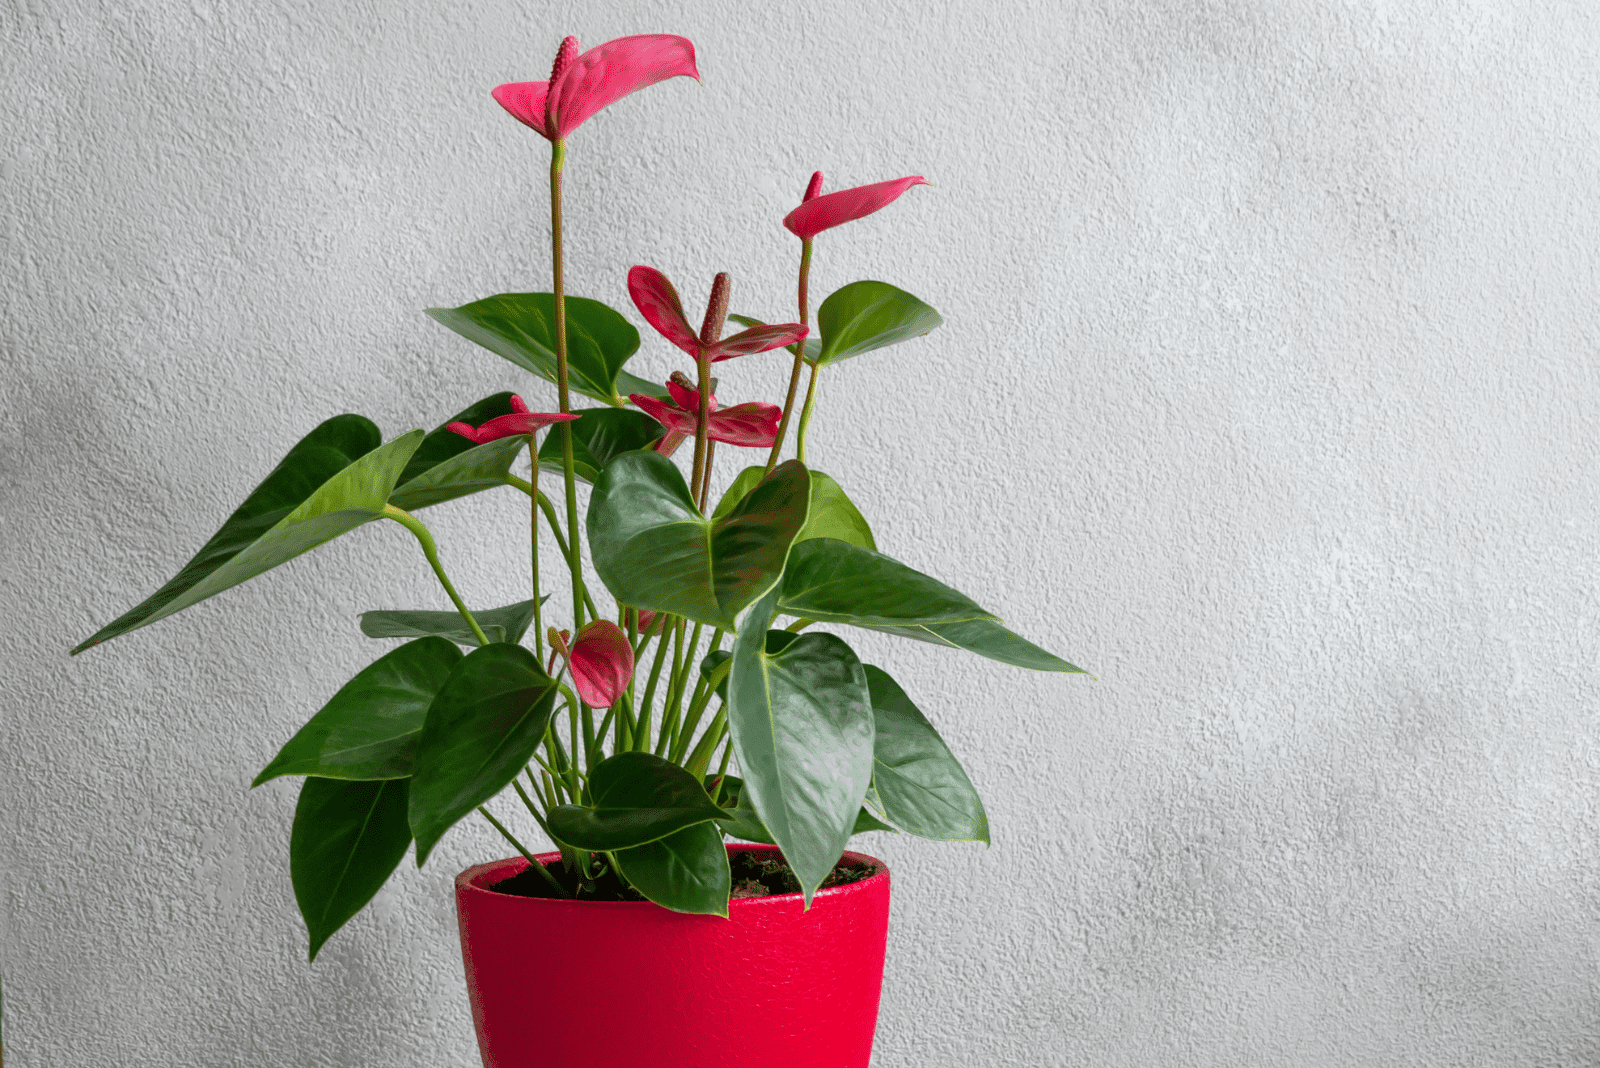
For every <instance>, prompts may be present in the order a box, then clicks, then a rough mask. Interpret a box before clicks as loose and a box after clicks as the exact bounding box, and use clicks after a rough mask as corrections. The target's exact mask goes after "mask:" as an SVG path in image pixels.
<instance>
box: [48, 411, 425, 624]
mask: <svg viewBox="0 0 1600 1068" xmlns="http://www.w3.org/2000/svg"><path fill="white" fill-rule="evenodd" d="M421 441H422V431H420V430H413V431H412V432H411V433H409V434H404V435H402V436H400V437H398V438H395V439H394V440H393V441H391V442H389V443H388V444H387V445H381V446H380V445H378V431H377V428H376V427H375V426H373V425H372V423H371V421H370V420H367V419H364V418H362V417H361V416H359V415H340V416H335V417H334V418H332V419H329V420H328V421H327V422H325V423H323V424H322V425H321V426H319V427H317V428H316V429H315V430H313V431H312V432H311V433H310V434H308V435H306V437H305V438H303V439H302V440H301V441H300V443H299V444H297V445H296V446H295V447H294V448H293V449H290V450H289V455H287V456H285V457H284V458H283V461H282V462H281V463H279V464H278V466H277V468H276V469H274V470H273V472H272V474H270V475H268V476H267V478H266V481H264V482H262V483H261V485H259V486H257V487H256V489H255V491H254V492H253V493H251V494H250V496H249V497H248V498H246V500H245V502H244V504H243V505H241V506H240V507H239V509H238V511H236V512H234V513H233V515H232V516H230V517H229V518H228V521H227V522H226V523H224V524H223V526H222V529H221V530H219V531H217V533H216V534H214V535H212V537H211V540H210V541H208V542H206V544H205V546H204V547H203V548H201V550H200V552H199V553H198V554H196V555H195V557H194V559H192V560H190V561H189V562H188V563H187V564H185V565H184V567H183V570H182V571H179V572H178V574H177V576H176V577H174V578H173V579H172V581H170V582H168V583H167V584H166V585H165V586H162V587H161V588H160V589H159V590H157V591H156V592H155V593H153V594H152V595H151V596H150V597H149V598H147V599H146V600H145V601H144V602H143V603H142V604H140V605H138V606H137V607H135V608H133V609H130V610H129V611H127V612H125V613H123V614H122V615H121V616H119V617H118V618H117V619H115V620H114V621H112V622H111V623H108V624H107V625H106V626H104V627H102V628H101V629H100V630H99V631H98V632H96V633H95V634H94V636H93V637H91V638H89V639H88V640H87V641H85V642H83V643H82V644H81V645H79V646H78V647H77V648H75V649H73V650H72V651H73V652H74V653H81V652H82V651H83V650H85V649H87V648H89V647H90V646H93V645H98V644H100V643H101V642H103V641H106V640H107V639H110V638H115V637H117V636H118V635H120V634H126V633H128V632H129V631H131V630H135V629H137V628H139V627H143V626H146V625H148V624H150V623H154V622H155V621H156V620H158V619H165V618H166V617H167V616H170V615H172V614H173V613H174V612H178V611H181V610H183V609H185V608H188V607H189V606H190V605H193V604H198V603H199V602H201V601H203V600H205V599H206V598H208V597H211V596H213V595H215V594H218V593H221V592H222V591H223V590H226V589H229V588H230V587H233V586H237V585H238V584H239V583H241V582H245V581H247V580H249V579H252V578H255V577H256V576H257V575H259V574H261V573H262V572H264V571H270V570H271V569H272V568H274V567H277V566H278V565H279V564H282V563H285V562H287V561H289V560H292V559H294V558H295V557H296V556H299V555H300V554H301V553H303V552H306V551H307V550H310V549H314V548H316V547H317V546H318V545H321V544H322V543H323V542H326V541H331V540H333V539H334V538H337V537H338V536H339V535H340V534H344V533H346V532H348V531H351V530H354V529H355V528H356V527H359V526H361V525H362V524H363V523H370V522H371V521H372V520H374V519H377V518H378V517H379V516H380V515H382V514H383V509H384V506H385V505H386V504H387V503H388V500H389V494H390V492H391V491H392V490H393V489H394V484H395V480H396V479H397V478H399V476H400V472H401V471H402V470H403V469H404V468H405V465H406V462H407V461H408V460H410V458H411V454H412V453H413V452H414V451H416V448H417V445H418V444H419V443H420V442H421Z"/></svg>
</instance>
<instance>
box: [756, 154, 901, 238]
mask: <svg viewBox="0 0 1600 1068" xmlns="http://www.w3.org/2000/svg"><path fill="white" fill-rule="evenodd" d="M927 184H928V180H927V179H926V178H924V177H922V175H920V174H913V175H911V176H910V177H908V178H896V179H894V180H893V181H888V182H877V183H874V184H873V185H858V186H856V187H855V188H854V189H841V190H839V191H838V192H837V193H823V194H822V195H821V196H818V195H817V194H818V193H820V192H821V191H822V172H821V171H818V172H817V173H815V174H813V175H812V176H811V184H810V185H809V186H808V187H807V188H806V196H805V200H804V202H802V203H801V205H800V206H799V207H798V208H795V209H794V210H793V211H791V212H790V213H789V214H787V215H785V216H784V217H783V225H784V226H785V227H786V228H787V229H788V231H789V232H790V233H792V234H794V235H795V236H796V237H798V238H800V240H802V241H810V240H811V239H812V238H813V237H816V236H817V235H818V234H820V233H822V231H824V230H831V229H833V228H834V227H835V226H840V225H842V224H844V223H847V222H853V221H854V220H856V219H859V218H861V217H862V216H864V215H871V214H872V213H873V212H875V211H877V210H878V209H879V208H884V207H888V206H889V205H890V204H893V203H894V202H895V201H896V200H898V199H900V194H901V193H904V192H905V191H906V190H907V189H910V188H911V187H912V186H914V185H927Z"/></svg>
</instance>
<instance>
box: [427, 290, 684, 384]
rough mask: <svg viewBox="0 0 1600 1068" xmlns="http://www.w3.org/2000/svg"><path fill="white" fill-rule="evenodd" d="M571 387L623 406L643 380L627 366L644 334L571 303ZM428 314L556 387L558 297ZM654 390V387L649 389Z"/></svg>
mask: <svg viewBox="0 0 1600 1068" xmlns="http://www.w3.org/2000/svg"><path fill="white" fill-rule="evenodd" d="M566 310H567V381H568V384H569V386H570V387H571V388H572V389H574V390H576V391H577V392H579V393H582V394H583V395H584V396H586V397H593V398H594V399H595V400H597V401H604V402H606V403H607V404H620V403H621V397H620V396H619V395H618V386H619V384H620V385H621V386H622V387H623V388H622V392H623V393H624V394H625V393H628V392H649V391H650V389H656V388H659V387H650V388H649V389H646V390H640V389H638V388H635V384H636V383H638V382H639V381H640V380H638V379H636V378H635V377H634V376H633V375H627V376H626V378H625V379H623V381H622V382H621V383H619V381H618V379H619V377H621V376H623V375H624V374H625V372H623V370H622V365H623V364H625V363H627V362H628V358H629V357H630V356H632V355H633V354H634V353H635V352H637V351H638V350H639V331H637V330H635V329H634V328H633V325H632V324H631V323H629V322H628V320H626V319H624V318H623V317H622V316H621V315H620V314H618V313H617V312H616V311H613V310H612V309H611V308H609V307H607V306H606V305H604V304H602V303H600V302H599V301H598V300H589V299H588V298H586V297H567V298H566ZM428 314H429V315H431V316H433V318H434V319H436V320H438V321H439V322H441V323H443V324H444V325H445V326H448V327H449V328H450V329H451V330H454V331H455V332H456V333H458V334H460V335H461V336H462V337H464V338H467V339H468V340H471V341H475V342H477V343H478V344H479V345H482V346H483V347H484V348H486V349H488V350H489V351H490V352H493V353H495V354H496V355H498V356H503V357H504V358H506V359H507V360H510V361H511V362H512V363H514V364H516V365H517V366H518V367H521V368H522V369H523V370H525V371H530V372H532V373H533V374H536V375H538V376H539V377H541V378H543V379H545V380H546V381H548V382H555V381H556V340H555V297H554V295H553V294H550V293H501V294H499V295H497V296H493V297H486V298H485V299H483V300H475V301H473V302H472V303H471V304H463V305H462V306H461V307H459V308H429V309H428ZM645 385H646V386H648V385H649V384H648V383H645Z"/></svg>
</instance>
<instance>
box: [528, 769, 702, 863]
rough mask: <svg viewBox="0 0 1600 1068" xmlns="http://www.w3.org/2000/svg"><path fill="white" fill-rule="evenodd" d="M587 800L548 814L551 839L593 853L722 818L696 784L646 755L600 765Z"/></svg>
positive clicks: (591, 775) (685, 774)
mask: <svg viewBox="0 0 1600 1068" xmlns="http://www.w3.org/2000/svg"><path fill="white" fill-rule="evenodd" d="M589 796H590V803H589V804H588V805H557V806H556V807H555V808H553V809H551V810H550V833H551V834H553V835H555V837H556V838H557V839H558V840H559V841H562V842H565V843H566V844H567V845H569V846H574V847H576V848H578V849H588V850H592V851H594V852H602V851H606V850H612V849H627V848H630V847H632V846H639V845H644V844H645V843H646V842H654V841H656V840H657V839H659V838H665V837H667V836H668V835H670V834H676V833H677V832H678V831H681V830H683V829H684V828H685V827H692V826H694V825H695V824H697V823H704V822H706V821H707V820H713V819H716V818H717V817H718V816H721V815H722V810H721V809H719V808H718V807H717V806H716V805H714V804H712V803H711V798H710V797H709V796H707V794H706V791H705V787H704V786H702V785H701V784H700V781H699V780H698V779H696V778H695V777H694V776H693V775H690V774H689V773H688V772H687V771H684V770H683V769H682V768H680V767H679V766H678V765H676V764H674V763H672V762H671V761H668V760H662V759H661V758H660V757H658V756H653V755H651V754H650V753H618V754H617V755H616V756H613V757H609V758H607V759H605V760H602V761H601V762H600V763H599V764H598V765H596V766H595V769H594V770H593V771H592V772H590V773H589ZM641 892H642V891H641Z"/></svg>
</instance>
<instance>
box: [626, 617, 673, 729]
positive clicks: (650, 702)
mask: <svg viewBox="0 0 1600 1068" xmlns="http://www.w3.org/2000/svg"><path fill="white" fill-rule="evenodd" d="M654 622H655V623H657V624H660V626H658V627H657V628H656V629H660V630H663V631H664V628H665V625H666V613H665V612H663V613H662V614H661V615H660V616H658V617H656V619H655V620H654ZM666 659H667V636H666V634H665V633H664V632H663V633H662V634H661V636H660V638H659V640H658V641H657V642H656V658H655V661H654V662H653V663H652V664H651V665H650V682H649V683H648V684H647V685H646V686H645V688H644V704H643V705H642V706H640V707H641V709H642V711H641V712H640V713H639V727H638V729H637V730H636V731H634V736H633V737H634V742H633V744H634V748H635V749H639V750H641V751H642V750H643V749H644V748H645V746H646V744H648V742H649V740H650V714H651V712H652V711H654V709H655V699H656V683H658V682H659V681H661V665H662V664H664V663H666Z"/></svg>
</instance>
